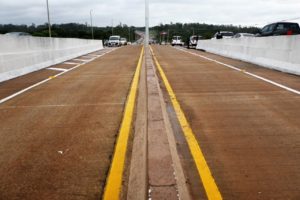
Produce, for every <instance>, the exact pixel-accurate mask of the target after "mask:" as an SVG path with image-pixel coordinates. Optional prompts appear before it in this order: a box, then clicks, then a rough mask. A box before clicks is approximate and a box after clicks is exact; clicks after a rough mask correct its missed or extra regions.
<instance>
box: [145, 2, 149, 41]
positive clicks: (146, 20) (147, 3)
mask: <svg viewBox="0 0 300 200" xmlns="http://www.w3.org/2000/svg"><path fill="white" fill-rule="evenodd" d="M145 25H146V30H145V32H146V34H145V46H148V44H149V0H145Z"/></svg>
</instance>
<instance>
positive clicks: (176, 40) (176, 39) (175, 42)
mask: <svg viewBox="0 0 300 200" xmlns="http://www.w3.org/2000/svg"><path fill="white" fill-rule="evenodd" d="M171 44H172V46H175V45H180V46H183V45H184V42H182V39H181V36H173V39H172V43H171Z"/></svg>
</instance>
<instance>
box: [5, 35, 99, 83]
mask: <svg viewBox="0 0 300 200" xmlns="http://www.w3.org/2000/svg"><path fill="white" fill-rule="evenodd" d="M100 49H103V45H102V41H101V40H85V39H71V38H42V37H31V36H19V37H16V36H6V35H0V82H2V81H5V80H9V79H12V78H15V77H18V76H21V75H24V74H27V73H30V72H33V71H37V70H39V69H42V68H45V67H48V66H51V65H55V64H58V63H61V62H64V61H66V60H69V59H72V58H75V57H78V56H81V55H84V54H87V53H91V52H93V51H97V50H100Z"/></svg>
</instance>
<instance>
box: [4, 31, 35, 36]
mask: <svg viewBox="0 0 300 200" xmlns="http://www.w3.org/2000/svg"><path fill="white" fill-rule="evenodd" d="M5 35H9V36H16V37H18V36H31V35H30V34H29V33H25V32H9V33H5Z"/></svg>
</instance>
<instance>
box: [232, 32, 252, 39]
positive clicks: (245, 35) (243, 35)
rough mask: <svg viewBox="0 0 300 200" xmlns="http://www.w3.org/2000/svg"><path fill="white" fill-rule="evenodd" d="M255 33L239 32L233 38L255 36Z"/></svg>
mask: <svg viewBox="0 0 300 200" xmlns="http://www.w3.org/2000/svg"><path fill="white" fill-rule="evenodd" d="M254 36H255V35H254V34H251V33H237V34H235V35H234V36H233V38H244V37H254Z"/></svg>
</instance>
